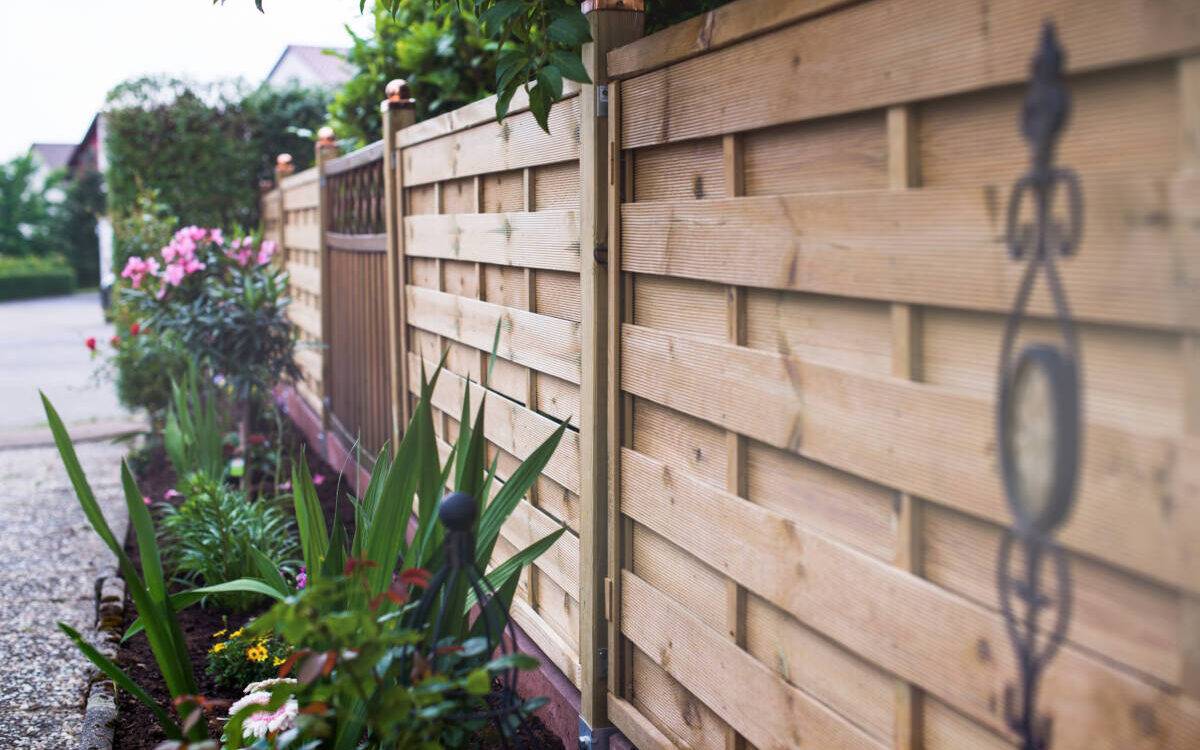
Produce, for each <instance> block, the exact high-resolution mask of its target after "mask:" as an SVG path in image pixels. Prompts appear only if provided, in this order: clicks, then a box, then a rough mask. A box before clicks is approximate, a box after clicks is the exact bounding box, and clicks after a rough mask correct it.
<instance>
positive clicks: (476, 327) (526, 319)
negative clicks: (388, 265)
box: [406, 286, 580, 384]
mask: <svg viewBox="0 0 1200 750" xmlns="http://www.w3.org/2000/svg"><path fill="white" fill-rule="evenodd" d="M406 303H407V305H408V322H409V325H412V326H415V327H417V328H421V329H423V330H426V331H429V332H430V333H435V334H438V335H439V336H445V337H447V338H450V339H453V340H455V341H458V342H460V343H463V344H466V345H468V346H472V347H474V348H476V349H479V350H481V351H489V352H490V351H491V350H492V343H493V341H494V340H495V335H496V324H497V321H499V323H500V340H499V342H498V345H497V349H496V356H498V357H503V358H504V359H507V360H509V361H510V362H515V363H517V364H521V365H525V366H527V367H532V368H533V369H535V370H537V371H538V372H544V373H546V374H548V375H554V376H555V377H559V378H562V379H563V380H567V381H569V382H571V383H575V384H578V383H579V378H580V354H579V351H580V339H579V324H578V323H573V322H571V321H567V320H562V319H559V318H552V317H549V316H547V315H538V314H537V313H531V312H528V311H526V310H518V309H515V308H510V307H502V306H500V305H493V304H491V303H490V302H480V301H479V300H473V299H468V298H465V297H457V296H455V295H452V294H447V293H445V292H438V291H435V290H432V289H424V288H421V287H416V286H409V287H408V294H407V295H406Z"/></svg>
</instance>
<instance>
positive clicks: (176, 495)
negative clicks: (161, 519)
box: [163, 487, 183, 502]
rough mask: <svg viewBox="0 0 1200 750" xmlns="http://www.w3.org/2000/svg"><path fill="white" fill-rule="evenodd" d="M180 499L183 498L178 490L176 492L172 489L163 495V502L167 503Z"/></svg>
mask: <svg viewBox="0 0 1200 750" xmlns="http://www.w3.org/2000/svg"><path fill="white" fill-rule="evenodd" d="M181 497H183V493H182V492H180V491H179V490H176V489H175V488H173V487H172V488H171V489H169V490H167V491H166V492H164V493H163V500H166V501H168V502H170V501H171V500H175V499H178V498H181Z"/></svg>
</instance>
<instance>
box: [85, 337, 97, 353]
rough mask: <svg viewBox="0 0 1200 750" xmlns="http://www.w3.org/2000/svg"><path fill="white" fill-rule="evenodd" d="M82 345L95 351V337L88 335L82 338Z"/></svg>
mask: <svg viewBox="0 0 1200 750" xmlns="http://www.w3.org/2000/svg"><path fill="white" fill-rule="evenodd" d="M83 345H84V346H86V347H87V348H88V349H90V350H92V351H96V337H95V336H88V337H87V338H86V339H84V340H83Z"/></svg>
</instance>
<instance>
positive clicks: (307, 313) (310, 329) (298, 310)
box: [288, 305, 321, 339]
mask: <svg viewBox="0 0 1200 750" xmlns="http://www.w3.org/2000/svg"><path fill="white" fill-rule="evenodd" d="M288 318H290V319H291V321H292V322H293V323H294V324H296V327H297V328H299V329H300V330H302V331H304V332H305V333H307V334H309V335H310V336H312V337H313V338H316V339H320V338H321V311H320V310H313V309H312V308H310V307H307V306H305V305H289V306H288Z"/></svg>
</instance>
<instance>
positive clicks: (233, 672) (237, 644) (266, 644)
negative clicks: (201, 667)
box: [205, 628, 291, 690]
mask: <svg viewBox="0 0 1200 750" xmlns="http://www.w3.org/2000/svg"><path fill="white" fill-rule="evenodd" d="M212 637H213V645H212V646H211V647H210V648H209V649H208V655H207V657H206V659H207V661H208V665H207V667H206V669H205V671H206V672H208V674H209V675H211V676H212V678H213V680H214V681H215V682H216V683H217V684H218V685H221V686H222V687H226V688H234V689H237V690H240V689H242V688H243V687H245V686H246V685H249V684H250V683H252V682H258V681H260V680H267V679H270V678H272V677H274V676H275V675H276V674H277V673H278V672H279V667H281V666H282V665H283V664H284V663H285V662H286V661H287V658H288V656H290V655H291V649H290V648H289V647H288V645H287V643H286V642H285V641H284V640H283V639H282V638H279V637H277V636H274V635H272V634H271V633H266V634H263V635H256V634H251V633H247V632H246V629H245V628H237V629H236V630H234V631H232V632H230V631H229V630H228V629H227V628H222V629H221V630H218V631H217V632H215V633H213V634H212Z"/></svg>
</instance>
